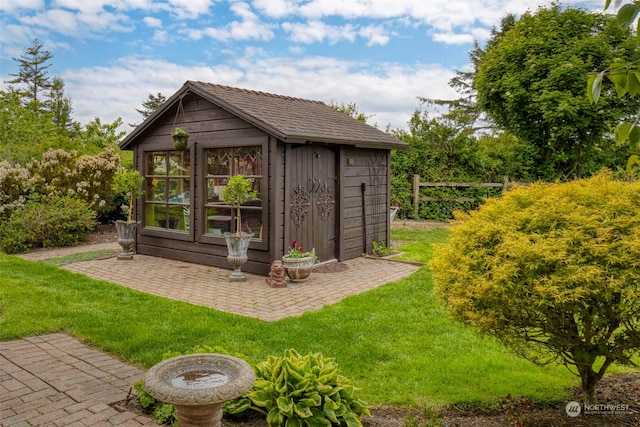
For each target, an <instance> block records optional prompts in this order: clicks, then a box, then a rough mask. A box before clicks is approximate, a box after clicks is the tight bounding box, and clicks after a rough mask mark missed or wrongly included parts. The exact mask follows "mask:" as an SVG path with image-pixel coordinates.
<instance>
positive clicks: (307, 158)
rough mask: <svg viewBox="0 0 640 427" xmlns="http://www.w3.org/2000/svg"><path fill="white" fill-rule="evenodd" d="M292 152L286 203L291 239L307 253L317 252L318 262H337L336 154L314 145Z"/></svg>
mask: <svg viewBox="0 0 640 427" xmlns="http://www.w3.org/2000/svg"><path fill="white" fill-rule="evenodd" d="M290 153H291V156H290V157H289V158H288V159H287V161H288V162H289V171H290V174H291V175H290V177H288V180H289V186H288V188H289V195H288V200H287V201H288V208H289V230H290V233H289V234H290V236H291V240H292V241H293V240H296V241H298V244H299V245H302V247H303V250H305V251H309V250H311V249H315V251H316V254H317V255H318V260H319V261H327V260H331V259H335V258H336V248H337V244H336V242H337V232H336V213H335V212H336V194H337V189H336V186H337V185H338V182H337V176H336V164H335V163H336V157H335V153H334V152H333V151H332V150H331V149H329V148H326V147H320V146H314V145H302V146H293V147H292V148H291V151H290ZM290 243H291V242H289V244H290Z"/></svg>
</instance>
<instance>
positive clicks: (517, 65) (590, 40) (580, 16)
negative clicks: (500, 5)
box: [474, 4, 640, 180]
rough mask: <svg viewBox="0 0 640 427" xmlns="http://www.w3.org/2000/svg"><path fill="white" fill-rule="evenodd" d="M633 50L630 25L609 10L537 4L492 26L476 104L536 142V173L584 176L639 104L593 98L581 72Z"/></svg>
mask: <svg viewBox="0 0 640 427" xmlns="http://www.w3.org/2000/svg"><path fill="white" fill-rule="evenodd" d="M639 49H640V47H639V46H638V43H637V41H636V40H635V38H633V37H632V34H631V31H630V29H629V28H628V27H621V26H620V25H618V24H617V23H616V22H615V20H614V19H613V18H611V17H608V16H605V15H603V14H596V13H590V12H586V11H582V10H578V9H562V8H561V7H560V6H559V5H557V4H555V5H552V6H551V7H549V8H547V9H545V8H540V9H538V10H537V11H536V12H535V13H526V14H524V15H522V17H520V19H519V20H517V21H515V22H514V23H509V25H508V27H507V28H505V29H504V31H499V32H496V33H495V37H494V38H493V39H491V40H490V41H489V43H488V45H487V48H486V51H484V52H482V53H481V56H480V58H479V59H478V61H477V70H476V75H475V80H474V87H475V89H476V90H477V95H478V97H477V99H478V105H479V106H480V107H481V108H482V109H483V110H485V111H486V112H488V114H489V115H490V116H491V118H492V119H493V120H494V121H495V123H496V124H497V125H498V126H500V127H501V128H503V129H506V130H509V131H510V132H511V133H512V134H513V135H515V136H516V137H517V138H519V139H520V140H522V141H523V142H525V143H528V144H531V145H532V146H533V147H535V149H536V150H537V153H536V154H537V156H536V168H537V169H538V171H539V175H538V177H539V178H542V179H548V180H552V179H556V178H565V179H568V178H574V177H580V176H588V175H590V174H592V173H595V172H597V171H598V170H599V169H600V168H601V167H602V166H603V165H607V164H608V162H610V161H611V157H612V156H619V155H620V153H619V152H621V151H623V149H621V148H620V147H617V146H615V145H614V144H611V143H610V141H607V136H608V134H609V132H610V129H612V128H613V127H614V126H615V124H616V123H617V122H618V121H619V120H620V119H621V118H623V117H625V116H626V115H628V114H630V112H631V111H635V110H637V108H634V107H637V106H633V105H631V104H630V103H625V102H621V101H620V100H618V99H607V100H606V102H603V103H602V104H600V105H597V106H594V105H592V104H591V103H590V101H589V98H588V96H587V94H586V91H585V75H586V74H587V73H588V72H589V71H592V70H594V69H602V68H603V67H605V66H606V65H607V64H609V63H611V62H612V61H613V60H614V58H620V59H622V60H623V61H626V60H627V59H629V58H632V57H633V56H634V55H637V54H638V52H639ZM624 151H626V147H625V148H624Z"/></svg>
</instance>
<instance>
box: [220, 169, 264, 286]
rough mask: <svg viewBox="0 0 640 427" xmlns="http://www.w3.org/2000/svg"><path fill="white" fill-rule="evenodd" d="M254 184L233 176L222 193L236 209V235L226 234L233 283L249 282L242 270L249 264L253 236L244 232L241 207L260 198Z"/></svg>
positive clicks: (247, 179)
mask: <svg viewBox="0 0 640 427" xmlns="http://www.w3.org/2000/svg"><path fill="white" fill-rule="evenodd" d="M252 184H253V179H250V178H245V177H244V176H242V175H233V176H232V177H231V178H229V179H228V181H227V185H226V186H225V187H224V188H223V189H222V192H221V196H222V201H223V202H224V203H225V204H227V205H231V206H234V207H235V208H236V231H235V233H229V232H226V233H224V238H225V240H226V242H227V249H228V251H229V254H228V255H227V260H228V261H229V263H230V264H231V266H232V267H233V272H232V273H231V276H230V277H229V279H230V280H231V281H232V282H244V281H246V280H247V277H246V276H245V275H244V273H242V271H241V268H242V266H243V265H244V263H245V262H247V259H248V257H247V249H249V242H250V241H251V238H252V237H253V234H249V233H245V232H243V231H242V217H241V214H240V206H241V205H243V204H244V203H246V202H248V201H249V200H253V199H255V198H257V197H258V195H257V193H256V192H255V191H253V190H252V188H251V185H252Z"/></svg>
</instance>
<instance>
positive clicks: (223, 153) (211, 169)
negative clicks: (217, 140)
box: [207, 148, 232, 176]
mask: <svg viewBox="0 0 640 427" xmlns="http://www.w3.org/2000/svg"><path fill="white" fill-rule="evenodd" d="M231 152H232V150H231V149H230V148H217V149H214V150H207V173H208V174H209V175H225V176H231V174H232V171H231Z"/></svg>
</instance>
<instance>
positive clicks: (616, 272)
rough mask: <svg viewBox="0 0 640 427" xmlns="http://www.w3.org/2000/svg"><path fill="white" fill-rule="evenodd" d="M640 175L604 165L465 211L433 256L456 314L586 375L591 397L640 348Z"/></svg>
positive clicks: (530, 354)
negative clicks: (620, 176) (620, 177)
mask: <svg viewBox="0 0 640 427" xmlns="http://www.w3.org/2000/svg"><path fill="white" fill-rule="evenodd" d="M639 211H640V182H631V183H629V182H622V181H616V180H614V179H613V178H612V176H611V173H609V172H607V171H604V172H601V173H600V174H598V175H596V176H594V177H592V178H589V179H583V180H576V181H571V182H568V183H554V184H544V183H537V184H534V185H532V186H530V187H520V188H517V189H515V190H512V191H509V192H507V193H506V194H505V195H504V197H502V198H501V199H491V200H489V201H487V203H486V204H485V205H483V206H482V207H480V209H479V210H477V211H474V212H471V213H469V214H462V213H461V214H458V216H457V217H456V220H455V221H454V223H453V225H452V226H451V227H450V235H449V241H448V243H447V244H445V245H444V246H440V247H439V248H438V249H437V250H436V255H435V257H434V259H433V260H432V262H431V267H432V269H433V272H434V273H433V274H434V277H435V291H436V294H437V295H438V297H439V298H440V299H441V300H442V301H443V302H444V303H445V304H446V306H447V307H448V311H449V313H450V314H451V316H453V317H454V318H456V319H458V320H460V321H463V322H465V323H468V324H471V325H473V326H475V327H477V328H479V329H480V330H482V331H484V332H486V333H488V334H491V335H494V336H496V337H497V338H499V339H500V340H501V341H502V342H503V343H505V344H506V345H507V346H509V347H510V348H512V349H513V350H515V351H516V352H518V353H519V354H520V355H522V356H523V357H525V358H527V359H529V360H531V361H533V362H535V363H538V364H546V363H550V362H559V363H561V364H564V365H566V366H567V367H569V368H570V369H571V370H572V371H574V373H576V374H577V375H579V376H580V378H581V384H582V390H583V391H584V393H585V398H586V401H587V403H594V401H595V388H596V385H597V383H598V381H599V380H600V379H601V378H602V376H603V375H604V374H605V372H606V371H607V369H608V368H609V367H610V366H611V364H612V363H621V364H633V361H632V357H633V356H634V355H637V354H638V351H639V350H640V261H639V260H640V215H638V212H639Z"/></svg>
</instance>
